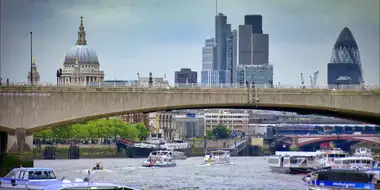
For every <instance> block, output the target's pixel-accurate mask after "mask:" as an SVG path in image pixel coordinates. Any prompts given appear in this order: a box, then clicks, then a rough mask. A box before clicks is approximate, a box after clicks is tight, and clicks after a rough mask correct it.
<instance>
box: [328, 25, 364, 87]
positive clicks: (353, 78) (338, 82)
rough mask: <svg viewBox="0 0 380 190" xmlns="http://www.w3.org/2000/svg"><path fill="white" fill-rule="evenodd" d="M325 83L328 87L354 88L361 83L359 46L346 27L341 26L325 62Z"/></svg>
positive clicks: (361, 72)
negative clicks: (330, 53)
mask: <svg viewBox="0 0 380 190" xmlns="http://www.w3.org/2000/svg"><path fill="white" fill-rule="evenodd" d="M327 83H328V86H329V88H340V87H342V86H343V87H344V88H356V87H357V86H358V85H360V84H362V83H363V71H362V66H361V61H360V52H359V47H358V45H357V43H356V40H355V38H354V36H353V35H352V32H351V31H350V29H348V28H347V27H345V28H343V30H342V31H341V32H340V34H339V36H338V39H337V40H336V42H335V44H334V47H333V51H332V55H331V60H330V63H328V64H327Z"/></svg>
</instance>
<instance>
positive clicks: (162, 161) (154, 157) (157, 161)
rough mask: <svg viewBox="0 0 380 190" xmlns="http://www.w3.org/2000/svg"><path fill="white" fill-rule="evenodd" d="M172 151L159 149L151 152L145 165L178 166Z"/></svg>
mask: <svg viewBox="0 0 380 190" xmlns="http://www.w3.org/2000/svg"><path fill="white" fill-rule="evenodd" d="M176 165H177V164H176V162H175V161H174V157H173V154H172V151H167V150H158V151H153V152H151V153H150V155H149V157H148V160H146V161H144V163H143V165H142V166H143V167H174V166H176Z"/></svg>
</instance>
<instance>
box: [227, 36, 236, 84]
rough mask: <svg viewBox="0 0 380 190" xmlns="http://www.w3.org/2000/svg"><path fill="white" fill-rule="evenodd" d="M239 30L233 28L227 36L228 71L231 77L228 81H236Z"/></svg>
mask: <svg viewBox="0 0 380 190" xmlns="http://www.w3.org/2000/svg"><path fill="white" fill-rule="evenodd" d="M237 37H238V36H237V30H233V31H232V33H231V35H230V36H228V37H227V54H226V56H227V72H226V74H227V75H229V78H227V79H226V83H236V66H237Z"/></svg>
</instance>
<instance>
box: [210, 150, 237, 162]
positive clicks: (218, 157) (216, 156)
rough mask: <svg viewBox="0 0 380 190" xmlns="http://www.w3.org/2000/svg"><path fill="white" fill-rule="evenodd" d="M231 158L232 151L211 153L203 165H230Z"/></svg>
mask: <svg viewBox="0 0 380 190" xmlns="http://www.w3.org/2000/svg"><path fill="white" fill-rule="evenodd" d="M230 157H231V155H230V151H226V150H215V151H210V152H209V153H208V154H206V155H205V158H204V160H203V164H207V165H214V164H229V163H231V160H230Z"/></svg>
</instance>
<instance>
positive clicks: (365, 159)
mask: <svg viewBox="0 0 380 190" xmlns="http://www.w3.org/2000/svg"><path fill="white" fill-rule="evenodd" d="M374 165H375V160H374V159H373V157H372V154H371V150H370V149H367V148H358V149H356V150H355V153H354V154H353V155H352V156H347V157H344V158H336V159H335V160H334V164H333V165H332V168H334V169H370V168H372V167H373V166H374Z"/></svg>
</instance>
